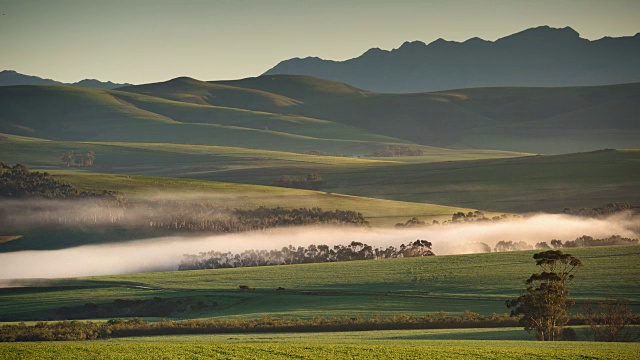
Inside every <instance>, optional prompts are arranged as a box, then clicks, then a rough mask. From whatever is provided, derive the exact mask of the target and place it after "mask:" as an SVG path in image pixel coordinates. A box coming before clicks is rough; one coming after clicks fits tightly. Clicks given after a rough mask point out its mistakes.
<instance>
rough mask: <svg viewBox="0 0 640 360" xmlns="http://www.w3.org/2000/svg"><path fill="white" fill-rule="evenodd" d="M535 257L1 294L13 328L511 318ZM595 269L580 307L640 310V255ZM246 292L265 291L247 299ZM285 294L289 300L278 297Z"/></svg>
mask: <svg viewBox="0 0 640 360" xmlns="http://www.w3.org/2000/svg"><path fill="white" fill-rule="evenodd" d="M533 253H534V252H533V251H525V252H509V253H490V254H472V255H454V256H436V257H427V258H407V259H389V260H380V261H353V262H338V263H324V264H306V265H285V266H270V267H255V268H236V269H216V270H198V271H184V272H164V273H143V274H131V275H118V276H102V277H91V278H81V279H67V280H65V279H60V280H50V281H41V282H36V283H32V284H31V286H32V287H24V288H5V289H0V313H1V314H2V316H3V317H4V319H5V320H6V321H19V320H36V319H46V318H47V317H48V316H50V314H52V312H53V311H55V310H56V309H58V308H60V307H62V306H75V305H84V304H85V303H87V302H95V303H105V302H110V301H113V300H115V299H144V298H153V297H156V296H158V297H162V298H176V299H179V298H185V297H189V298H191V299H196V300H202V301H204V302H206V303H214V302H215V304H216V305H215V306H214V307H213V308H207V309H203V310H191V311H186V312H183V313H180V314H178V315H176V317H177V318H223V317H233V316H240V317H244V318H258V317H262V316H285V317H299V318H312V317H316V316H323V317H342V316H345V317H353V316H364V317H371V316H375V315H381V316H387V315H400V314H415V315H425V314H431V313H435V312H438V311H446V312H447V313H448V314H451V315H459V314H461V313H462V312H463V311H465V310H472V311H475V312H478V313H481V314H487V315H490V314H491V313H494V312H495V313H505V312H507V308H506V307H505V305H504V301H505V300H506V299H508V298H512V297H515V296H517V295H518V293H519V292H520V291H522V290H523V289H524V280H525V279H526V278H527V277H528V276H529V275H531V273H533V272H534V271H535V270H536V269H535V266H534V263H533V260H532V258H531V256H532V254H533ZM571 254H574V255H576V256H578V257H579V258H580V259H582V261H583V262H584V264H585V266H584V267H583V268H581V269H580V271H579V273H578V275H577V276H576V279H575V280H574V281H573V282H572V283H571V285H570V289H571V294H572V296H573V297H574V298H575V299H576V300H577V301H578V305H579V304H581V303H583V302H584V301H586V300H587V299H594V300H598V299H601V300H604V299H612V298H620V299H626V300H629V301H631V303H632V305H633V307H634V308H636V309H638V308H640V303H638V302H637V301H638V300H637V299H638V298H640V292H639V290H638V289H640V283H639V282H638V278H640V269H639V268H638V267H637V266H633V264H638V263H640V246H617V247H602V248H581V249H572V251H571ZM242 284H246V285H249V286H250V287H254V288H255V290H252V291H243V290H240V289H238V286H239V285H242ZM277 287H284V288H286V289H287V291H284V292H276V291H275V289H276V288H277Z"/></svg>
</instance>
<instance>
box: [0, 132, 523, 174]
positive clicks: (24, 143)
mask: <svg viewBox="0 0 640 360" xmlns="http://www.w3.org/2000/svg"><path fill="white" fill-rule="evenodd" d="M422 149H423V151H424V154H425V155H423V156H419V157H418V156H416V157H408V158H386V159H364V158H348V157H336V156H316V155H304V154H298V153H291V152H281V151H271V150H262V149H250V148H241V147H228V146H212V145H188V144H171V143H149V142H95V141H94V142H74V141H50V140H43V139H37V138H29V137H21V136H15V135H7V134H0V151H1V152H2V154H3V161H5V162H10V163H21V164H24V165H27V166H29V167H32V168H36V167H37V168H47V169H56V168H58V169H66V168H65V166H64V165H63V164H62V162H61V161H60V156H61V154H62V153H64V152H65V151H69V150H74V151H89V150H91V151H93V152H95V153H96V157H97V159H98V160H97V161H96V163H95V166H94V167H92V168H91V170H92V171H96V172H107V173H111V172H115V173H127V174H145V175H162V176H175V177H191V178H208V179H214V178H215V177H216V176H218V175H219V174H222V173H225V172H228V171H232V172H233V171H241V170H244V171H251V175H249V174H247V173H244V174H243V175H242V176H241V177H238V178H235V179H234V178H232V177H230V178H227V181H232V182H236V181H237V182H245V183H246V182H248V183H252V182H253V183H260V184H270V183H271V182H272V181H273V180H274V176H279V175H304V174H306V173H307V172H311V171H320V172H325V171H330V170H331V171H335V170H337V169H349V170H356V169H363V168H367V167H371V166H384V165H387V164H396V163H412V162H416V161H417V162H420V163H427V162H439V161H455V160H469V159H487V158H503V157H515V156H524V155H527V154H520V153H511V152H501V151H482V150H477V151H476V150H474V151H466V150H449V149H442V148H431V147H422ZM67 170H68V169H67Z"/></svg>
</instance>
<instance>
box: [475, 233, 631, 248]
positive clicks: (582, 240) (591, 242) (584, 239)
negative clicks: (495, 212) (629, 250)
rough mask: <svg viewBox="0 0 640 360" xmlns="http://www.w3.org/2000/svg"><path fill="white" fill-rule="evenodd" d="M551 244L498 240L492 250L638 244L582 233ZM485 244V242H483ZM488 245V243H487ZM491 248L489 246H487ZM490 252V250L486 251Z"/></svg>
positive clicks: (624, 239) (621, 238)
mask: <svg viewBox="0 0 640 360" xmlns="http://www.w3.org/2000/svg"><path fill="white" fill-rule="evenodd" d="M550 243H551V245H549V244H547V242H546V241H543V242H539V243H537V244H535V245H534V246H532V245H529V244H527V243H526V242H524V241H519V242H513V241H504V240H502V241H498V242H497V243H496V246H495V247H494V249H493V251H495V252H503V251H521V250H533V249H535V250H545V249H552V248H553V249H562V248H565V249H568V248H577V247H591V246H615V245H638V239H630V238H625V237H622V236H620V235H612V236H609V237H608V238H604V239H594V238H592V237H591V236H587V235H582V236H580V237H578V238H576V239H575V240H568V241H565V242H564V243H563V242H562V240H556V239H554V240H551V241H550ZM485 245H486V244H485ZM487 247H488V245H487ZM489 250H491V248H489ZM487 252H491V251H487Z"/></svg>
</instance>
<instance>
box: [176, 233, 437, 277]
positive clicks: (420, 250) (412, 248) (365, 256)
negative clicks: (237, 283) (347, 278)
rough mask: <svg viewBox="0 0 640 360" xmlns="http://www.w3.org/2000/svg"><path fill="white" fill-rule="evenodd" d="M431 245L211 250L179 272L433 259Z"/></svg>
mask: <svg viewBox="0 0 640 360" xmlns="http://www.w3.org/2000/svg"><path fill="white" fill-rule="evenodd" d="M431 246H432V244H431V243H430V242H429V241H426V240H416V241H414V242H409V243H408V244H406V245H405V244H402V245H400V247H399V248H395V247H393V246H389V247H387V248H378V247H372V246H371V245H367V244H364V243H361V242H357V241H352V242H351V243H350V244H349V245H347V246H344V245H335V246H333V247H331V246H329V245H309V246H307V247H303V246H299V247H297V248H296V247H294V246H293V245H289V246H288V247H286V246H285V247H283V248H282V249H280V250H246V251H243V252H241V253H238V254H234V253H231V252H220V251H209V252H201V253H200V254H186V255H184V258H183V260H182V262H181V263H180V265H179V267H178V270H197V269H219V268H236V267H252V266H270V265H290V264H308V263H321V262H338V261H353V260H379V259H391V258H403V257H420V256H434V255H435V254H434V253H433V251H431Z"/></svg>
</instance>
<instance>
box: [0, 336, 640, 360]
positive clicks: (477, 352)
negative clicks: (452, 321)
mask: <svg viewBox="0 0 640 360" xmlns="http://www.w3.org/2000/svg"><path fill="white" fill-rule="evenodd" d="M474 333H475V334H474ZM496 333H498V334H499V335H498V336H497V337H498V338H501V336H504V335H502V334H501V333H517V334H518V336H522V335H521V333H523V331H522V330H519V331H518V330H514V329H500V330H497V331H496V330H486V329H465V330H462V331H461V330H453V331H452V330H447V331H433V330H421V331H367V332H360V333H312V334H259V335H237V334H226V335H213V336H211V335H206V336H159V337H147V338H131V339H117V340H106V341H93V342H39V343H1V344H0V357H4V358H29V359H51V358H55V359H290V358H313V359H344V358H349V359H466V358H475V359H496V358H509V359H585V358H588V359H612V358H615V359H636V358H637V354H638V351H640V344H638V343H594V342H546V343H545V342H534V341H522V340H521V341H514V340H495V338H494V339H492V336H495V335H496ZM470 334H471V335H470ZM474 335H476V336H474ZM469 336H470V337H472V338H474V337H480V338H482V340H459V339H465V338H467V337H469ZM450 338H451V339H456V340H441V339H450Z"/></svg>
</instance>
